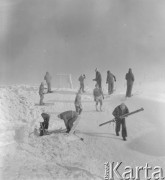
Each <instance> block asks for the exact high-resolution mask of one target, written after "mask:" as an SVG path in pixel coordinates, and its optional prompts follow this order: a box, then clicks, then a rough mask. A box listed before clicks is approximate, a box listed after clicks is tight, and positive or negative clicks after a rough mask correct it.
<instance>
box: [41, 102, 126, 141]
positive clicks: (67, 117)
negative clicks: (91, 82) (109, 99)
mask: <svg viewBox="0 0 165 180" xmlns="http://www.w3.org/2000/svg"><path fill="white" fill-rule="evenodd" d="M81 112H82V109H81V111H77V109H76V111H72V110H68V111H65V112H62V113H60V114H58V116H57V117H58V118H60V119H62V120H63V121H64V124H65V127H66V133H70V131H71V130H72V128H73V126H74V123H75V122H76V121H77V120H78V119H79V120H80V114H81ZM127 113H129V110H128V107H127V106H126V105H125V104H124V103H121V104H120V105H119V106H117V107H116V108H115V109H114V111H113V112H112V114H113V116H114V117H115V123H116V127H115V132H116V136H119V132H120V129H121V128H122V132H121V135H122V138H123V140H124V141H126V137H127V128H126V123H125V118H122V117H121V116H122V115H125V114H127ZM41 116H42V117H43V119H44V122H41V123H40V136H43V135H45V134H47V133H48V127H49V119H50V115H49V114H47V113H42V114H41ZM74 131H75V129H74V130H73V132H74Z"/></svg>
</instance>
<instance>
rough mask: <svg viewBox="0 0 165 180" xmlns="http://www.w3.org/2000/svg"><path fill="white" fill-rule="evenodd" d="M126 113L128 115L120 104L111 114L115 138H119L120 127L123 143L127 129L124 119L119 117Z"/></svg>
mask: <svg viewBox="0 0 165 180" xmlns="http://www.w3.org/2000/svg"><path fill="white" fill-rule="evenodd" d="M127 113H129V110H128V108H127V106H126V105H125V104H124V103H121V104H120V105H119V106H117V107H116V108H115V109H114V111H113V113H112V114H113V116H114V117H115V120H116V121H115V122H116V129H115V131H116V136H119V131H120V126H122V137H123V140H124V141H126V137H127V129H126V123H125V118H120V116H122V115H124V114H127Z"/></svg>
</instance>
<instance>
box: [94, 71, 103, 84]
mask: <svg viewBox="0 0 165 180" xmlns="http://www.w3.org/2000/svg"><path fill="white" fill-rule="evenodd" d="M101 80H102V78H101V74H100V72H99V71H97V72H96V78H95V79H94V81H96V82H97V83H98V84H101Z"/></svg>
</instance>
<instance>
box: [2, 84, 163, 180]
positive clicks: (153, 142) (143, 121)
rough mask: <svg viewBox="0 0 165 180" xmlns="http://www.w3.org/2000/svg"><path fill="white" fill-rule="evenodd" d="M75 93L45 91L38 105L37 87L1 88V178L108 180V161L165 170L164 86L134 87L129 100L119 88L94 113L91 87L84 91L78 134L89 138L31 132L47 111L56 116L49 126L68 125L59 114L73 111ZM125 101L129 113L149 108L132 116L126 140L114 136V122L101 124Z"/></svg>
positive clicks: (6, 179) (53, 127) (128, 122)
mask: <svg viewBox="0 0 165 180" xmlns="http://www.w3.org/2000/svg"><path fill="white" fill-rule="evenodd" d="M75 92H76V91H70V90H59V89H57V90H55V92H54V93H51V94H46V95H45V99H44V101H45V103H46V104H45V106H39V105H38V102H39V95H38V88H36V87H30V86H26V85H20V86H18V85H17V86H7V87H5V86H4V87H1V88H0V115H1V117H0V122H1V123H0V124H1V125H0V160H1V161H0V179H2V180H10V179H11V180H23V179H25V180H28V179H29V180H30V179H32V180H33V179H35V180H42V179H45V180H51V179H52V180H54V179H60V180H63V179H75V180H78V179H84V180H88V179H90V180H92V179H104V163H105V162H107V161H109V162H123V164H122V165H123V166H126V165H130V166H132V167H135V166H145V164H146V163H149V165H150V166H161V167H162V168H163V169H165V140H164V137H165V130H164V129H165V120H164V119H165V118H164V114H165V85H164V84H162V83H150V84H149V83H148V84H147V85H144V84H141V85H139V86H135V87H134V89H133V92H134V96H133V97H131V98H129V99H125V94H124V91H120V90H116V92H115V93H114V94H113V95H111V96H106V97H105V99H104V105H103V109H104V111H103V112H96V111H95V104H94V101H93V97H92V94H91V91H89V92H86V93H85V94H84V95H82V104H83V113H82V117H81V121H80V123H79V125H78V127H77V135H78V136H80V137H83V138H84V142H83V141H80V140H79V139H78V138H77V137H74V136H70V137H67V136H66V135H64V134H51V135H49V136H42V137H37V136H35V135H34V134H33V133H32V132H33V130H34V127H36V126H37V125H39V122H40V121H42V118H41V116H40V114H41V113H42V112H47V113H49V114H50V115H51V118H50V127H49V130H55V129H59V128H61V127H62V128H64V123H63V121H62V120H60V119H58V118H57V115H58V113H60V112H63V111H65V110H74V103H73V102H74V98H75ZM121 102H125V104H126V105H127V106H128V108H129V110H130V111H134V110H136V109H139V108H141V107H143V108H144V111H142V112H140V113H138V114H136V115H132V116H130V117H128V118H127V120H126V123H127V130H128V138H127V141H126V142H125V141H123V140H122V138H121V136H119V137H116V136H115V132H114V125H113V124H110V125H109V124H108V125H105V126H102V127H99V124H100V123H102V122H105V121H108V120H110V119H112V118H113V116H112V111H113V109H114V108H115V107H116V106H117V105H119V104H120V103H121ZM164 173H165V172H164ZM164 175H165V174H164ZM142 176H143V175H142ZM141 179H143V178H141Z"/></svg>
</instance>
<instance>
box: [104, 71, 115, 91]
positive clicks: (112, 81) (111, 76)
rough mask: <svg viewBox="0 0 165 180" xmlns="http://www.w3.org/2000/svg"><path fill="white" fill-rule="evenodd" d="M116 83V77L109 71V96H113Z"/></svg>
mask: <svg viewBox="0 0 165 180" xmlns="http://www.w3.org/2000/svg"><path fill="white" fill-rule="evenodd" d="M114 81H115V82H116V77H115V76H114V75H113V74H112V73H111V72H110V71H107V81H106V83H107V84H108V94H112V93H113V91H114Z"/></svg>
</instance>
